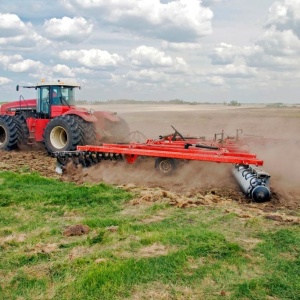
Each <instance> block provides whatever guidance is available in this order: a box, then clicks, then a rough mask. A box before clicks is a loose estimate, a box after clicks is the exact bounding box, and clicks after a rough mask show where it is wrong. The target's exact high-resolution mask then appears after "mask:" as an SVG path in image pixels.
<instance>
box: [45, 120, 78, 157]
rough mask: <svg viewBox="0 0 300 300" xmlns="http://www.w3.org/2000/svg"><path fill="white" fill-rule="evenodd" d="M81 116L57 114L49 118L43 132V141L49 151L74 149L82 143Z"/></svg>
mask: <svg viewBox="0 0 300 300" xmlns="http://www.w3.org/2000/svg"><path fill="white" fill-rule="evenodd" d="M81 120H82V119H81V118H79V117H78V116H74V115H64V116H59V117H57V118H55V119H53V120H51V121H50V122H49V123H48V125H47V127H46V129H45V132H44V143H45V147H46V149H47V151H48V152H49V153H52V152H56V151H72V150H76V147H77V145H83V142H84V132H83V128H82V122H81Z"/></svg>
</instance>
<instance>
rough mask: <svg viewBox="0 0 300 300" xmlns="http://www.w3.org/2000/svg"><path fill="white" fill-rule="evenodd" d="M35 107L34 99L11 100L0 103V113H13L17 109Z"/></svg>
mask: <svg viewBox="0 0 300 300" xmlns="http://www.w3.org/2000/svg"><path fill="white" fill-rule="evenodd" d="M20 108H22V109H28V110H32V109H36V99H29V100H22V101H13V102H8V103H5V104H2V105H1V109H0V114H8V115H14V112H15V111H16V110H18V109H20Z"/></svg>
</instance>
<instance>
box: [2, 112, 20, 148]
mask: <svg viewBox="0 0 300 300" xmlns="http://www.w3.org/2000/svg"><path fill="white" fill-rule="evenodd" d="M19 135H20V126H19V123H18V122H16V120H15V119H14V117H12V116H7V115H4V116H0V150H8V151H9V150H13V149H15V148H17V145H18V142H19Z"/></svg>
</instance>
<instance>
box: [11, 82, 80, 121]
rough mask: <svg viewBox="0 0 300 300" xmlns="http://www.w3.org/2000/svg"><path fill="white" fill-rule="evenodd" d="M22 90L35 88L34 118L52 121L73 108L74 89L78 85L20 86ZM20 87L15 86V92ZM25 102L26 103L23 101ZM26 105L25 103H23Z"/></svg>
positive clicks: (43, 83) (46, 83)
mask: <svg viewBox="0 0 300 300" xmlns="http://www.w3.org/2000/svg"><path fill="white" fill-rule="evenodd" d="M22 87H23V88H35V89H36V91H37V98H36V108H35V109H36V111H35V114H36V117H37V118H39V119H52V118H54V117H57V116H60V115H62V114H64V113H66V112H67V111H69V110H70V109H71V108H74V106H75V89H76V88H79V89H80V85H78V84H76V83H74V84H72V83H68V84H65V83H64V82H61V81H57V82H41V83H39V84H37V85H36V86H22ZM19 88H20V86H19V85H17V88H16V89H17V91H18V90H19ZM25 102H26V101H25ZM25 105H26V103H25ZM22 106H23V105H22Z"/></svg>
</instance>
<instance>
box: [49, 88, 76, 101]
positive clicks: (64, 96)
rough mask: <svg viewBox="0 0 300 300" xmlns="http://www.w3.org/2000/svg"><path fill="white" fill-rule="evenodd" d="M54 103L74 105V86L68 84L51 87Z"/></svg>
mask: <svg viewBox="0 0 300 300" xmlns="http://www.w3.org/2000/svg"><path fill="white" fill-rule="evenodd" d="M51 95H52V101H51V102H52V104H53V105H74V104H75V97H74V88H73V87H66V86H52V87H51Z"/></svg>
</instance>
